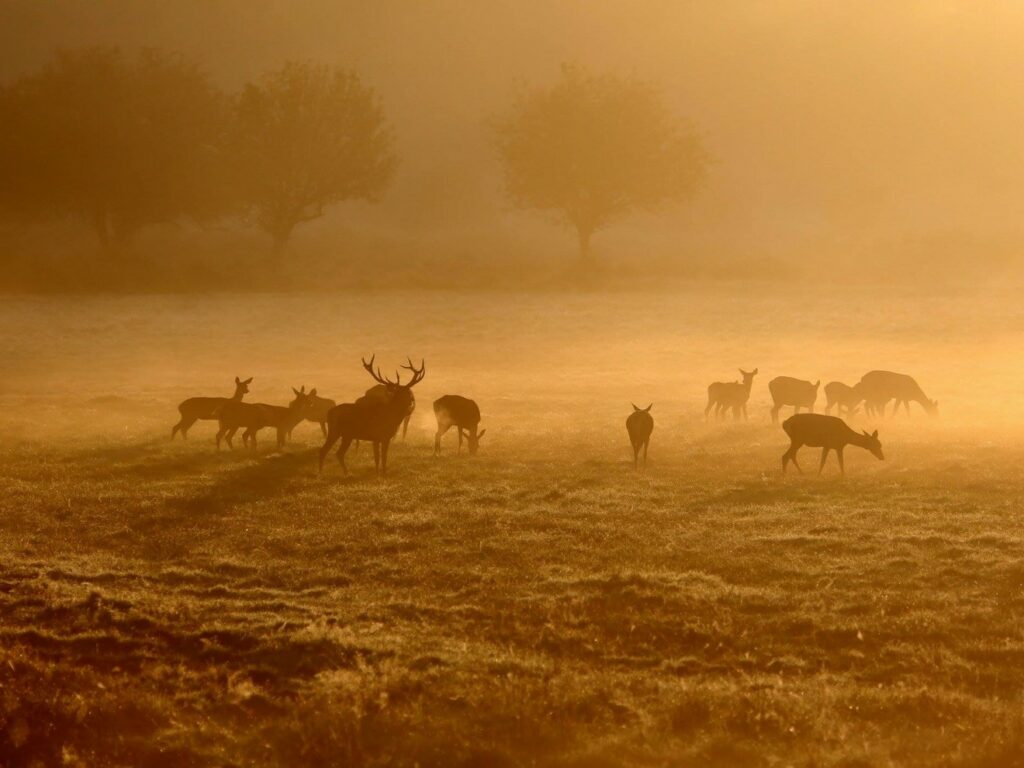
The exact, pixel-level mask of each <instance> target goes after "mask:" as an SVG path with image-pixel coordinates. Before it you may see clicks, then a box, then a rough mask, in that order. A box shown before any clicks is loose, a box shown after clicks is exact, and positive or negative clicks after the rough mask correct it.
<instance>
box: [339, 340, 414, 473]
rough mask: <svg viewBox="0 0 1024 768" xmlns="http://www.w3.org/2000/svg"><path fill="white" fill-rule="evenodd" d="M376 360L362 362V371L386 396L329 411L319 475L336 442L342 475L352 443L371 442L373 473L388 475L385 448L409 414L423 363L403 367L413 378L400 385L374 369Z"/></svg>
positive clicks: (345, 404) (386, 450)
mask: <svg viewBox="0 0 1024 768" xmlns="http://www.w3.org/2000/svg"><path fill="white" fill-rule="evenodd" d="M375 359H376V356H374V357H371V358H370V362H366V360H363V361H362V362H363V368H364V369H365V370H366V372H367V373H369V374H370V375H371V376H372V377H373V378H374V380H375V381H377V382H378V383H380V384H381V385H383V386H384V387H385V388H386V389H387V393H388V395H389V397H388V398H387V399H386V400H384V401H381V400H380V399H376V398H368V397H365V396H364V397H361V398H359V400H357V401H356V402H354V403H342V404H341V405H336V406H335V407H334V408H332V409H331V410H330V411H329V412H328V414H327V440H326V442H325V443H324V444H323V447H322V448H321V449H320V464H319V466H320V471H321V472H323V468H324V458H325V457H326V456H327V454H328V453H329V452H330V450H331V448H332V447H333V446H334V444H335V443H336V442H337V441H338V440H339V439H340V440H341V446H340V447H339V448H338V461H339V462H340V463H341V469H342V471H343V472H344V473H345V474H348V467H347V466H345V453H346V452H347V451H348V447H349V446H350V445H351V444H352V441H353V440H369V441H371V442H372V443H373V463H374V467H375V470H376V471H377V472H379V473H380V474H381V475H386V474H387V472H388V448H389V446H390V445H391V440H392V438H394V436H395V434H396V433H397V432H398V426H399V425H400V424H401V423H402V419H404V418H405V417H406V416H407V415H408V413H409V404H410V402H411V401H412V388H413V387H415V386H416V385H417V384H419V383H420V382H421V381H422V380H423V377H424V376H425V375H426V364H425V363H424V362H420V367H419V368H416V366H414V365H413V363H412V360H411V359H410V360H409V361H408V364H407V365H403V366H402V367H403V368H405V369H406V370H409V371H411V372H412V379H411V380H410V381H409V383H407V384H402V378H401V375H400V374H397V373H396V375H395V381H391V380H389V379H387V378H385V377H384V376H382V375H381V373H380V369H379V368H378V369H376V370H374V367H373V362H374V360H375Z"/></svg>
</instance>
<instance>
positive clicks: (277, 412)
mask: <svg viewBox="0 0 1024 768" xmlns="http://www.w3.org/2000/svg"><path fill="white" fill-rule="evenodd" d="M302 390H305V387H303V388H302ZM302 390H298V389H295V387H292V392H294V393H295V399H294V400H292V401H291V403H289V404H288V406H287V407H286V406H282V405H268V404H266V403H238V402H228V403H225V404H224V405H223V406H221V408H220V409H219V411H218V413H217V419H218V421H219V422H220V429H218V430H217V438H216V440H217V450H220V441H221V439H224V440H226V441H227V444H228V448H234V447H235V446H234V444H233V443H232V442H231V440H232V438H234V436H235V433H236V432H237V431H238V430H239V429H243V428H244V429H245V431H244V432H243V433H242V445H244V446H246V447H248V448H253V449H255V448H256V434H257V433H258V432H259V431H260V430H261V429H263V428H264V427H273V428H274V429H275V430H277V447H278V448H282V447H283V446H284V443H285V438H286V437H287V436H288V434H290V433H291V431H292V430H293V429H294V428H295V425H296V424H298V423H299V422H300V421H302V420H303V419H304V418H305V417H306V413H307V409H308V407H309V395H308V394H306V392H305V391H302Z"/></svg>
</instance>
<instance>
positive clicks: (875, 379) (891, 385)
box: [857, 371, 939, 416]
mask: <svg viewBox="0 0 1024 768" xmlns="http://www.w3.org/2000/svg"><path fill="white" fill-rule="evenodd" d="M857 386H858V387H859V388H860V391H861V393H862V394H863V396H864V409H865V410H866V411H867V412H868V413H869V414H870V415H877V416H884V415H885V406H886V405H888V404H889V401H890V400H895V401H896V405H894V406H893V409H892V415H893V416H895V415H896V411H898V410H899V407H900V404H901V403H902V404H903V406H904V408H905V409H906V412H907V415H908V416H909V415H910V404H911V403H912V402H913V403H920V405H921V407H922V408H924V410H925V413H927V414H928V415H929V416H937V415H938V413H939V404H938V403H937V402H936V401H935V400H929V399H928V398H927V397H926V396H925V394H924V391H923V390H922V389H921V387H920V385H919V384H918V383H917V382H916V381H914V379H913V377H911V376H907V374H905V373H893V372H892V371H869V372H868V373H865V374H864V375H863V376H862V377H861V380H860V383H859V384H858V385H857Z"/></svg>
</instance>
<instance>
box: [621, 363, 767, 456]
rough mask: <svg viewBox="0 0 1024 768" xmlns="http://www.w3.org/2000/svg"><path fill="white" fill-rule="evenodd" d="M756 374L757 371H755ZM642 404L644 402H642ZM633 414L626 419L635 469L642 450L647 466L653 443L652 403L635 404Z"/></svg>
mask: <svg viewBox="0 0 1024 768" xmlns="http://www.w3.org/2000/svg"><path fill="white" fill-rule="evenodd" d="M755 372H756V371H755ZM641 402H643V401H642V400H641ZM630 405H632V406H633V412H632V413H631V414H629V417H628V418H627V419H626V431H627V432H628V433H629V442H630V443H631V444H632V445H633V467H634V468H635V467H636V466H637V463H638V459H639V456H640V449H641V448H643V449H644V466H645V467H646V466H647V446H648V445H650V443H651V432H653V431H654V417H653V416H651V408H652V407H654V403H651V404H650V405H648V406H647V407H646V408H638V407H637V406H636V405H635V404H634V403H630Z"/></svg>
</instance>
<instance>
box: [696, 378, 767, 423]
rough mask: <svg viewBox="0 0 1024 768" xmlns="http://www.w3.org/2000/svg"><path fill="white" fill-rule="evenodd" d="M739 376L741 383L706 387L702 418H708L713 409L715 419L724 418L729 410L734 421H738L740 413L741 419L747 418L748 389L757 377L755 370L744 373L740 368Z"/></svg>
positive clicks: (717, 384)
mask: <svg viewBox="0 0 1024 768" xmlns="http://www.w3.org/2000/svg"><path fill="white" fill-rule="evenodd" d="M739 370H740V375H741V376H743V383H740V382H738V381H716V382H715V383H714V384H709V385H708V406H707V408H705V409H704V418H705V419H706V418H707V417H708V414H709V413H711V409H712V408H714V409H715V418H716V419H720V418H725V413H726V411H728V410H729V409H732V415H733V418H734V419H739V417H740V412H741V411H742V412H743V418H744V419H746V418H747V401H748V400H749V399H750V387H751V386H752V385H753V383H754V377H755V376H757V368H755V369H754V370H752V371H744V370H743V369H742V368H740V369H739Z"/></svg>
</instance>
